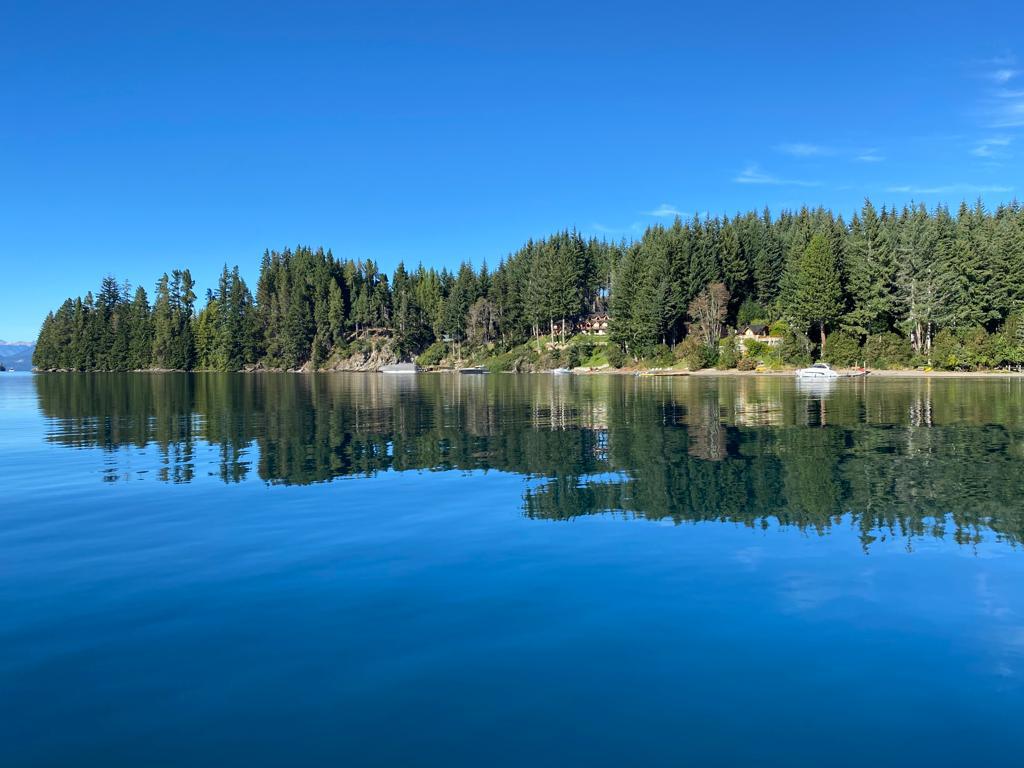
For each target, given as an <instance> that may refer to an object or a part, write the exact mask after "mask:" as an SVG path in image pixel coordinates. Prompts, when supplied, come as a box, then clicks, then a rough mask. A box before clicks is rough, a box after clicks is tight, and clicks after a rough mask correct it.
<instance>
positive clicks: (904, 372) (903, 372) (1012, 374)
mask: <svg viewBox="0 0 1024 768" xmlns="http://www.w3.org/2000/svg"><path fill="white" fill-rule="evenodd" d="M459 370H460V369H458V368H430V369H423V370H420V371H417V372H416V373H415V374H412V375H423V374H458V373H459ZM851 370H852V369H841V368H837V369H836V371H837V372H838V373H841V374H842V373H846V372H848V371H851ZM795 371H796V369H795V368H794V369H787V370H781V371H740V370H737V369H735V368H729V369H725V370H721V369H718V368H702V369H700V370H696V371H690V370H686V369H684V368H678V369H658V368H597V369H592V370H591V369H585V368H574V369H572V371H571V373H572V375H574V376H602V375H605V376H638V377H640V378H651V379H658V378H662V379H669V378H686V377H690V376H694V377H698V378H769V377H771V378H780V377H781V378H793V377H794V374H795ZM5 373H15V371H5ZM17 373H32V374H53V373H57V374H61V373H64V374H66V373H145V374H162V373H244V374H261V373H266V374H302V375H309V374H313V375H324V374H335V373H345V374H381V371H379V370H323V371H303V370H274V369H267V368H264V369H259V370H239V371H212V370H192V371H183V370H174V369H166V368H145V369H140V370H133V371H69V370H48V371H40V370H36V369H31V370H21V371H17ZM487 373H488V375H489V374H491V373H492V372H491V371H488V372H487ZM493 373H505V374H515V375H520V374H527V375H552V370H539V371H494V372H493ZM405 375H410V374H405ZM843 378H858V379H869V378H873V379H1024V371H994V370H986V371H920V370H915V369H910V368H896V369H880V370H871V369H869V370H868V372H867V374H866V375H863V376H853V377H850V376H845V377H843Z"/></svg>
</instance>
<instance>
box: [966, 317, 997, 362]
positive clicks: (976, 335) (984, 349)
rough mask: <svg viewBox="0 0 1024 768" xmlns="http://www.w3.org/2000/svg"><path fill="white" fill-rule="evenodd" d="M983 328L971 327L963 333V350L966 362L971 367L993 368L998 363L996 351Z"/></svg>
mask: <svg viewBox="0 0 1024 768" xmlns="http://www.w3.org/2000/svg"><path fill="white" fill-rule="evenodd" d="M993 342H994V337H992V336H989V335H988V333H987V332H986V331H985V329H984V328H980V327H979V328H972V329H971V330H970V331H968V332H967V333H966V334H965V335H964V339H963V350H964V357H965V358H966V362H967V364H968V365H969V366H970V367H972V368H993V367H995V366H996V365H997V364H998V362H999V361H998V360H997V359H996V358H997V357H998V352H997V350H996V348H995V347H996V345H995V344H994V343H993Z"/></svg>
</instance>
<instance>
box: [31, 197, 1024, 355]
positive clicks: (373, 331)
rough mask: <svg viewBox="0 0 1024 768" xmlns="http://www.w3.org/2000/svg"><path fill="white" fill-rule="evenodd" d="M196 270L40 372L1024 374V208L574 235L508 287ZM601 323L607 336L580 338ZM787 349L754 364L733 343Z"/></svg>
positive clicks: (113, 307) (311, 268) (322, 255)
mask: <svg viewBox="0 0 1024 768" xmlns="http://www.w3.org/2000/svg"><path fill="white" fill-rule="evenodd" d="M197 298H198V297H197V296H196V293H195V282H194V280H193V278H192V275H191V273H190V272H189V270H188V269H175V270H173V271H171V272H170V273H167V274H164V275H163V276H161V278H160V279H159V280H158V281H157V283H156V286H155V289H154V293H153V296H152V300H151V299H150V296H149V294H147V292H146V290H145V289H144V288H143V287H141V286H139V287H136V288H134V289H133V288H132V286H131V285H130V284H129V283H127V282H123V283H121V282H118V281H117V279H116V278H114V277H113V276H107V277H105V278H103V280H102V282H101V283H100V286H99V288H98V291H97V292H96V293H95V294H93V293H92V292H91V291H90V292H89V293H87V294H86V295H85V296H84V297H79V298H74V299H72V298H69V299H67V300H65V301H64V303H63V304H61V306H60V307H58V308H57V309H56V310H55V311H53V312H51V313H49V314H48V315H47V317H46V318H45V320H44V321H43V324H42V327H41V330H40V334H39V338H38V343H37V347H36V352H35V356H34V359H33V364H34V366H35V367H36V368H37V369H38V370H63V371H98V370H111V371H115V370H117V371H120V370H146V369H150V370H152V369H156V370H220V371H235V370H241V369H246V368H262V369H268V370H294V369H300V368H302V369H304V370H318V369H329V368H330V367H331V366H332V364H333V363H334V362H336V361H337V360H339V359H341V358H343V357H345V356H346V355H349V354H351V353H352V352H355V351H360V350H365V349H366V348H367V346H368V345H370V344H377V343H381V340H386V343H387V345H388V347H389V349H390V350H391V353H392V354H393V356H394V357H396V358H398V359H417V360H418V361H420V362H421V363H423V364H426V365H437V364H442V365H444V364H452V363H453V362H454V361H460V362H461V361H464V360H477V361H480V360H487V361H491V362H494V363H495V365H496V367H498V368H500V367H515V368H516V369H519V366H520V364H522V363H523V362H524V361H525V362H526V365H527V367H529V366H533V367H555V366H557V365H563V364H573V365H578V364H580V363H581V362H586V361H587V360H599V361H601V362H607V363H609V364H610V365H612V366H613V367H621V366H623V365H634V364H639V365H665V364H674V363H677V362H680V363H685V364H686V365H687V366H688V367H690V368H701V367H711V366H716V365H717V366H719V367H722V368H729V367H752V366H753V365H755V364H764V365H768V366H770V367H781V366H784V365H797V364H805V363H806V362H809V361H811V360H812V359H819V358H820V359H824V360H826V361H829V362H832V363H834V364H837V365H853V364H866V365H869V366H872V367H909V366H935V367H938V368H946V369H953V370H956V369H979V368H993V367H1001V366H1020V365H1021V364H1024V209H1022V207H1021V206H1020V205H1019V204H1018V203H1016V202H1014V203H1011V204H1007V205H1001V206H999V207H998V208H996V209H995V210H994V211H988V210H986V209H985V207H984V206H983V204H982V203H981V201H980V200H979V201H978V202H977V203H976V204H975V205H973V206H969V205H967V204H966V203H963V204H961V205H960V207H959V209H958V210H957V211H956V212H955V214H954V213H952V212H951V211H950V209H949V208H948V207H946V206H941V205H940V206H938V207H936V208H935V209H934V210H928V209H927V208H926V207H925V206H924V205H921V204H918V205H907V206H904V207H903V208H902V209H899V210H897V209H896V208H887V207H882V208H881V209H880V210H879V209H877V208H876V207H875V206H874V205H873V204H872V203H871V202H870V201H868V200H866V201H865V202H864V205H863V207H862V208H861V209H860V211H858V212H857V213H856V214H854V215H853V216H852V217H851V218H850V220H849V221H846V220H845V219H844V218H843V216H841V215H836V214H834V213H833V212H832V211H829V210H826V209H824V208H816V209H809V208H803V209H801V210H799V211H783V212H782V213H780V214H779V215H777V216H773V215H772V214H771V213H770V212H769V211H768V210H764V211H762V212H756V211H751V212H748V213H745V214H737V215H735V216H732V217H727V216H723V217H711V216H708V217H705V218H697V217H694V218H693V219H692V220H689V221H682V220H680V219H678V218H677V219H676V220H675V221H674V223H673V224H671V225H670V226H663V225H660V224H659V225H653V226H650V227H648V228H647V230H646V231H645V232H644V233H643V235H642V236H641V237H640V238H639V239H638V240H635V241H633V242H627V241H625V240H623V241H619V242H609V241H607V240H598V239H594V238H590V239H587V238H584V237H583V236H582V235H581V234H580V233H578V232H576V231H569V230H566V231H562V232H559V233H556V234H553V235H551V236H549V237H546V238H544V239H541V240H530V241H528V242H527V243H526V244H525V245H524V246H523V247H522V248H520V249H519V250H518V251H516V252H515V253H512V254H509V255H507V256H506V257H505V258H503V259H501V260H500V261H499V262H498V265H497V267H496V268H494V269H493V270H492V269H490V268H489V267H488V265H487V264H486V263H483V264H481V265H480V266H479V267H475V266H474V265H472V264H469V263H463V264H461V266H460V267H459V268H458V269H457V270H454V271H450V270H448V269H441V270H438V269H436V268H433V267H424V266H423V265H422V264H420V265H419V266H417V267H416V268H415V269H408V268H407V267H406V266H405V264H404V263H400V264H399V265H398V266H397V268H396V269H395V270H394V272H393V273H392V274H391V275H390V276H389V275H387V274H385V273H384V272H382V271H381V270H380V269H379V267H378V266H377V264H376V263H375V262H374V261H372V260H353V259H338V258H336V257H335V256H334V255H333V253H332V252H331V251H330V250H324V249H322V248H317V249H313V248H310V247H306V246H299V247H296V248H294V249H291V248H286V249H284V250H282V251H267V252H265V253H264V255H263V260H262V263H261V265H260V271H259V278H258V281H257V284H256V288H255V294H254V293H253V292H252V290H251V289H250V287H249V286H247V285H246V283H245V281H244V280H243V278H242V277H241V276H240V273H239V270H238V268H237V267H235V268H234V269H229V268H228V267H227V266H225V267H224V270H223V272H222V274H221V276H220V279H219V282H218V285H217V287H216V288H215V289H211V290H209V291H207V294H206V296H205V300H204V302H203V303H202V306H197ZM592 313H606V314H607V315H608V316H609V329H608V333H607V335H606V336H603V337H601V338H599V339H587V340H586V343H585V344H581V343H578V339H574V336H577V334H576V333H575V331H576V328H577V326H576V323H577V321H579V320H580V319H582V318H585V317H586V316H588V315H590V314H592ZM752 323H760V324H764V325H766V326H768V327H770V329H771V331H770V332H771V335H772V336H777V337H781V339H782V340H781V343H780V344H778V345H773V346H770V347H769V346H765V345H757V344H755V345H752V346H748V347H747V348H746V350H745V352H746V354H745V355H744V354H743V353H742V351H741V349H740V348H738V347H737V345H736V343H735V341H734V340H733V338H732V336H731V334H730V333H729V329H735V328H741V327H743V326H745V325H748V324H752Z"/></svg>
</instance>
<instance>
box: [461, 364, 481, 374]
mask: <svg viewBox="0 0 1024 768" xmlns="http://www.w3.org/2000/svg"><path fill="white" fill-rule="evenodd" d="M459 373H487V369H486V368H484V367H483V366H482V365H472V366H470V367H469V368H459Z"/></svg>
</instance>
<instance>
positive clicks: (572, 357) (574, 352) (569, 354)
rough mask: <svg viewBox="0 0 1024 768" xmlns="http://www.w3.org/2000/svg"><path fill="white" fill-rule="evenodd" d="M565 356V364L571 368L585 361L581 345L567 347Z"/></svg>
mask: <svg viewBox="0 0 1024 768" xmlns="http://www.w3.org/2000/svg"><path fill="white" fill-rule="evenodd" d="M588 356H589V355H588ZM563 357H564V360H565V365H566V366H567V367H569V368H576V367H578V366H579V364H580V363H581V362H582V361H583V355H582V353H581V350H580V347H579V345H576V344H573V345H571V346H569V347H567V348H566V350H565V355H564V356H563Z"/></svg>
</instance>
